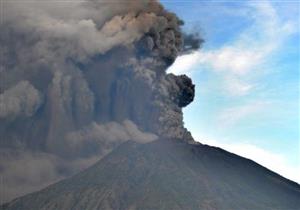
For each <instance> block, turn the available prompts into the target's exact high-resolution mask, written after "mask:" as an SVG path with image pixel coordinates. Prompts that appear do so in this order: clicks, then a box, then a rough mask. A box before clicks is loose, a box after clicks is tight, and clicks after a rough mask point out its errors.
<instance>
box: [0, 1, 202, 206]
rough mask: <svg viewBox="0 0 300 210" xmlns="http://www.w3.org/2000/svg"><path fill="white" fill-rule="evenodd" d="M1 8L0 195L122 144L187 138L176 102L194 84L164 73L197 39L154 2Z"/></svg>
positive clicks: (62, 173) (189, 96)
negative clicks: (2, 182)
mask: <svg viewBox="0 0 300 210" xmlns="http://www.w3.org/2000/svg"><path fill="white" fill-rule="evenodd" d="M3 7H4V9H3V10H2V11H1V12H3V14H1V15H2V17H4V18H3V21H2V23H1V26H0V28H1V34H0V43H1V45H0V50H1V53H2V55H3V56H2V60H1V66H0V80H1V81H0V109H1V110H0V120H1V124H0V135H1V137H2V138H1V140H0V146H1V153H2V154H3V155H2V157H3V158H1V161H0V169H1V170H0V173H1V176H2V177H4V179H7V180H9V181H8V182H6V183H7V184H5V185H4V186H3V187H2V188H3V189H10V191H11V192H8V191H6V190H3V191H2V193H1V197H3V198H5V200H4V201H7V200H10V199H12V198H14V197H16V196H19V195H22V194H24V193H28V192H31V191H33V190H36V189H40V188H41V187H43V186H45V185H47V184H49V183H52V182H54V181H56V180H58V179H61V178H64V177H67V176H70V175H72V174H74V173H76V172H78V171H79V170H82V169H83V168H85V167H87V166H89V165H90V164H92V163H94V162H95V161H96V160H98V159H99V158H101V157H102V156H103V155H105V154H107V153H108V152H109V151H111V150H112V149H113V148H115V147H116V146H118V145H119V144H120V143H122V142H124V141H127V140H135V141H138V142H140V143H146V142H149V141H152V140H155V139H157V138H161V139H163V138H176V139H182V140H184V141H188V142H193V138H192V136H191V134H190V133H189V132H188V131H187V130H186V128H185V127H184V125H183V116H182V107H185V106H187V105H188V104H189V103H190V102H191V101H192V100H193V98H194V85H193V84H192V81H191V80H190V79H189V78H188V77H187V76H175V75H172V74H166V69H167V68H168V66H170V65H171V64H172V63H173V62H174V60H175V59H176V57H177V56H178V55H180V54H183V53H189V52H191V51H192V50H195V49H197V48H198V47H200V46H201V43H202V39H201V38H200V37H199V36H194V35H186V34H183V33H182V32H181V29H180V27H181V25H182V24H183V22H182V21H181V20H180V19H178V18H177V16H176V15H175V14H173V13H170V12H168V11H166V10H165V9H164V8H163V7H162V6H161V5H160V4H159V3H158V2H157V1H153V0H142V1H137V0H122V1H121V0H120V1H118V2H117V3H107V1H92V0H90V1H85V2H80V1H74V2H68V3H65V2H58V1H47V2H44V1H43V2H41V1H31V2H28V1H24V2H23V1H18V2H13V1H5V2H3ZM24 161H25V162H26V163H36V164H34V165H35V167H33V166H32V165H31V166H30V167H32V168H31V170H30V171H31V172H30V173H27V172H24V173H19V172H20V171H22V170H23V169H24ZM44 166H47V167H46V168H49V174H50V175H49V176H46V175H45V176H44V174H45V168H44ZM18 180H22V183H23V184H22V185H19V184H18V183H19V181H18ZM14 183H15V184H14ZM20 186H22V190H20Z"/></svg>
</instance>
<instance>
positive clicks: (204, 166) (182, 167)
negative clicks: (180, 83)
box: [2, 140, 300, 210]
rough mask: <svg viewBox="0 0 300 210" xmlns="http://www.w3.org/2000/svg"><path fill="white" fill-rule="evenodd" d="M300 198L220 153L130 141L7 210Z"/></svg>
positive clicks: (287, 207) (288, 202)
mask: <svg viewBox="0 0 300 210" xmlns="http://www.w3.org/2000/svg"><path fill="white" fill-rule="evenodd" d="M298 198H300V185H299V184H297V183H295V182H293V181H291V180H288V179H286V178H284V177H281V176H280V175H278V174H276V173H274V172H272V171H270V170H268V169H266V168H265V167H263V166H260V165H259V164H257V163H255V162H254V161H251V160H249V159H245V158H242V157H239V156H238V155H235V154H233V153H229V152H227V151H225V150H223V149H221V148H217V147H211V146H207V145H202V144H196V145H191V144H188V143H186V142H181V141H178V140H157V141H154V142H151V143H147V144H139V143H136V142H133V141H128V142H126V143H124V144H122V145H121V146H119V147H118V148H116V149H115V150H113V151H112V152H111V153H110V154H108V155H107V156H105V157H104V158H103V159H101V160H100V161H99V162H97V163H96V164H95V165H93V166H91V167H90V168H88V169H87V170H84V171H82V172H80V173H78V174H76V175H75V176H73V177H71V178H68V179H65V180H62V181H60V182H58V183H56V184H53V185H50V186H49V187H47V188H45V189H43V190H41V191H38V192H35V193H32V194H29V195H26V196H24V197H21V198H17V199H15V200H13V201H11V202H9V203H7V204H5V205H3V206H2V209H3V210H15V209H18V210H23V209H24V210H25V209H32V210H38V209H39V210H40V209H43V210H54V209H58V210H60V209H61V210H63V209H72V210H73V209H74V210H77V209H78V210H79V209H87V210H94V209H114V210H115V209H119V210H123V209H124V210H125V209H126V210H127V209H128V210H129V209H149V210H150V209H203V210H213V209H215V210H229V209H241V210H242V209H245V210H253V209H256V210H260V209H262V210H268V209H270V210H271V209H272V210H277V209H278V210H297V209H300V200H299V199H298Z"/></svg>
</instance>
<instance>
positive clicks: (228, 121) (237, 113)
mask: <svg viewBox="0 0 300 210" xmlns="http://www.w3.org/2000/svg"><path fill="white" fill-rule="evenodd" d="M270 106H271V103H270V102H266V101H255V102H251V103H247V104H244V105H240V106H234V107H229V108H226V109H223V110H222V111H221V113H219V114H218V115H217V120H216V121H217V123H216V124H217V125H218V126H220V127H222V128H228V127H233V126H235V125H236V124H238V123H239V122H240V121H242V120H243V119H247V118H248V117H250V116H253V115H259V114H261V113H264V112H265V111H266V110H268V109H269V107H270Z"/></svg>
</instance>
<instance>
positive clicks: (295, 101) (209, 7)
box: [161, 0, 300, 183]
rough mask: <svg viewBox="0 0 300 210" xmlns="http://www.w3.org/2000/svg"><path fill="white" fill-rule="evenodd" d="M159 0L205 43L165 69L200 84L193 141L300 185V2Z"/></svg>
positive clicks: (192, 108)
mask: <svg viewBox="0 0 300 210" xmlns="http://www.w3.org/2000/svg"><path fill="white" fill-rule="evenodd" d="M161 2H162V3H163V4H164V6H165V7H166V8H167V9H169V10H171V11H173V12H175V13H176V14H177V15H178V16H179V17H180V18H182V19H183V20H184V22H185V26H184V30H185V31H188V32H194V33H199V34H200V35H201V36H202V37H203V38H204V39H205V43H204V44H203V46H202V48H201V49H200V50H199V51H196V52H194V53H192V54H189V55H183V56H180V57H178V58H177V60H176V61H175V63H174V64H173V65H172V66H171V67H170V68H169V69H168V72H169V73H174V74H176V75H180V74H187V75H189V76H190V77H191V78H192V79H193V82H194V83H195V85H196V96H195V100H194V102H193V103H192V104H190V105H189V106H188V107H186V108H185V109H184V122H185V126H186V127H187V128H188V129H189V130H190V131H191V132H192V135H193V136H194V138H195V139H196V140H197V141H200V142H201V143H204V144H209V145H213V146H218V147H222V148H224V149H226V150H228V151H230V152H233V153H236V154H238V155H241V156H244V157H246V158H249V159H252V160H254V161H256V162H258V163H259V164H261V165H263V166H265V167H267V168H269V169H271V170H273V171H275V172H277V173H279V174H281V175H283V176H285V177H287V178H289V179H291V180H293V181H296V182H298V183H300V143H299V141H300V140H299V128H300V127H299V58H300V52H299V51H300V43H299V40H300V37H299V24H300V20H299V19H300V17H299V5H300V1H263V0H262V1H200V0H188V1H177V0H175V1H161Z"/></svg>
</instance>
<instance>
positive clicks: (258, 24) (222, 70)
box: [169, 1, 298, 96]
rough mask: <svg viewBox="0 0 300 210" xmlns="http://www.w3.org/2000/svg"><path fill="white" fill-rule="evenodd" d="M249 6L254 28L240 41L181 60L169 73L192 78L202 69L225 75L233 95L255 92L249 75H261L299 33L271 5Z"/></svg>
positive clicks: (181, 58) (263, 3)
mask: <svg viewBox="0 0 300 210" xmlns="http://www.w3.org/2000/svg"><path fill="white" fill-rule="evenodd" d="M247 6H248V7H249V8H250V11H251V12H250V17H251V20H252V21H251V22H252V24H251V25H250V26H248V27H247V28H245V29H244V30H243V31H242V32H241V33H240V34H239V35H238V36H237V39H236V40H234V41H233V42H231V43H227V44H225V45H223V46H221V47H220V48H217V49H212V50H205V49H203V50H201V51H197V52H194V53H193V54H191V55H184V56H181V57H179V58H178V59H177V60H176V61H175V63H174V64H173V65H172V66H171V67H170V69H169V72H172V73H174V74H185V73H187V74H191V72H192V71H193V70H195V69H196V67H197V66H199V65H202V66H206V67H207V68H208V69H211V70H212V71H213V72H214V73H217V74H220V75H223V77H224V79H223V81H224V83H223V84H222V87H223V88H224V89H225V90H226V91H227V93H229V94H230V95H238V96H241V95H245V94H247V93H248V92H249V91H250V90H252V87H253V86H254V85H255V84H252V81H247V79H248V78H249V74H259V72H260V71H261V70H262V69H261V68H262V64H264V63H265V62H266V61H267V60H268V59H269V57H270V56H271V55H272V54H273V53H274V52H276V50H278V49H279V47H280V46H281V45H282V44H283V43H284V42H285V40H286V39H287V38H288V37H289V36H290V35H292V34H293V33H295V32H297V30H298V29H297V23H294V22H292V21H282V20H281V19H280V16H279V15H278V14H277V11H276V10H275V9H274V7H273V6H272V4H271V3H270V2H267V1H262V2H257V1H256V2H255V3H250V4H249V5H247ZM248 15H249V14H248ZM241 18H246V17H243V16H242V17H241ZM224 27H225V26H224ZM197 69H199V68H197Z"/></svg>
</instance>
